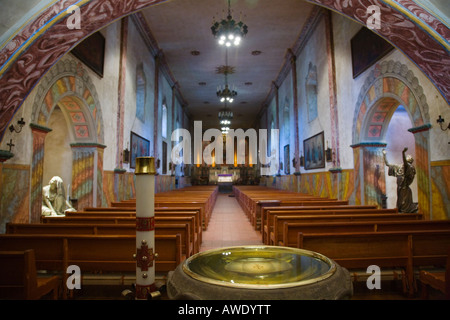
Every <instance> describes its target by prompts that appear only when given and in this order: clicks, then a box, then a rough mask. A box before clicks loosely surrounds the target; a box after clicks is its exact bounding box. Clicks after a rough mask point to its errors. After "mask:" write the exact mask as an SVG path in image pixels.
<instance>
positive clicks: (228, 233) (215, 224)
mask: <svg viewBox="0 0 450 320" xmlns="http://www.w3.org/2000/svg"><path fill="white" fill-rule="evenodd" d="M240 245H262V240H261V234H260V233H259V232H257V231H256V230H255V229H253V227H252V226H251V224H250V221H248V219H247V216H246V215H245V212H244V211H243V210H242V208H241V206H240V205H239V203H238V202H237V200H236V198H234V197H229V196H228V194H223V193H219V195H218V196H217V200H216V204H215V206H214V209H213V212H212V214H211V220H210V221H209V224H208V230H206V231H203V243H202V245H201V247H200V251H205V250H209V249H216V248H222V247H231V246H240Z"/></svg>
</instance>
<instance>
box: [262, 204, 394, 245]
mask: <svg viewBox="0 0 450 320" xmlns="http://www.w3.org/2000/svg"><path fill="white" fill-rule="evenodd" d="M330 209H331V210H356V209H377V206H376V205H327V206H323V205H320V206H276V207H271V206H268V207H262V208H261V228H260V231H261V237H262V239H264V234H263V232H264V230H265V229H267V228H266V227H265V226H266V224H267V215H268V213H269V212H271V211H278V212H280V213H284V212H287V213H289V212H292V211H304V210H330ZM395 210H396V211H397V209H395Z"/></svg>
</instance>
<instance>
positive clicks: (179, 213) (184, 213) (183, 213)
mask: <svg viewBox="0 0 450 320" xmlns="http://www.w3.org/2000/svg"><path fill="white" fill-rule="evenodd" d="M163 216H174V217H194V226H195V230H192V235H193V237H194V234H197V237H198V242H199V244H201V242H202V233H203V232H202V231H203V229H202V227H201V223H200V221H201V215H200V210H187V209H184V210H170V209H169V208H164V209H163V210H155V217H163ZM66 217H94V218H95V217H108V218H115V217H119V218H120V217H134V218H135V217H136V212H135V211H117V210H114V211H108V210H105V211H100V210H91V211H74V212H67V213H66ZM43 219H44V217H42V219H41V221H43Z"/></svg>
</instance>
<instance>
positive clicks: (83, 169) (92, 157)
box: [70, 143, 105, 210]
mask: <svg viewBox="0 0 450 320" xmlns="http://www.w3.org/2000/svg"><path fill="white" fill-rule="evenodd" d="M70 146H71V148H72V190H71V192H72V194H71V198H73V199H77V203H78V210H82V209H83V208H86V207H96V206H99V205H101V200H100V202H98V201H99V197H101V195H102V192H103V187H102V181H103V179H102V178H103V170H102V168H103V149H104V148H105V146H104V145H101V144H96V143H73V144H71V145H70Z"/></svg>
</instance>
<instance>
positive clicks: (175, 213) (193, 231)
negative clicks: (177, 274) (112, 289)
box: [0, 186, 217, 298]
mask: <svg viewBox="0 0 450 320" xmlns="http://www.w3.org/2000/svg"><path fill="white" fill-rule="evenodd" d="M216 197H217V186H198V187H197V186H196V187H186V188H183V189H178V190H174V191H169V192H164V193H157V194H156V195H155V252H156V253H157V254H158V256H157V258H156V259H155V272H156V273H157V274H162V275H164V274H167V272H169V271H172V270H175V268H176V267H177V266H178V265H179V264H180V263H181V262H182V261H183V260H184V259H186V258H188V257H190V256H191V255H193V254H195V253H197V252H199V250H200V245H201V242H202V233H203V231H204V230H206V228H207V225H208V222H209V217H210V214H211V211H212V208H213V206H214V203H215V200H216ZM29 250H32V251H33V253H32V256H34V258H33V259H34V263H35V270H45V271H46V272H48V274H57V275H58V276H59V279H60V288H59V289H60V291H61V290H62V297H63V298H67V297H68V296H70V294H71V292H70V290H68V289H67V286H66V285H65V284H66V281H67V278H68V276H69V274H68V273H67V272H66V270H67V268H68V267H69V266H70V265H77V266H78V267H80V269H81V273H82V274H83V273H85V274H86V273H94V274H105V273H123V274H126V273H135V272H136V261H135V260H134V258H133V254H134V253H135V252H136V200H135V199H130V200H125V201H120V202H114V203H112V204H111V206H110V207H88V208H83V210H79V211H76V212H67V213H66V215H65V216H51V217H49V216H42V217H41V222H40V223H8V224H7V225H6V233H5V234H0V257H1V254H6V255H8V254H10V253H11V252H12V251H14V252H16V253H17V252H22V255H23V253H24V252H26V251H29ZM9 256H10V255H9ZM10 257H11V256H10ZM32 273H33V272H32ZM38 280H39V279H38ZM9 288H11V286H9ZM2 290H3V289H2V288H1V286H0V297H1V298H3V296H1V293H2ZM5 290H6V289H4V290H3V291H5ZM6 295H7V297H9V298H14V296H13V295H11V292H9V294H8V292H6ZM27 297H29V298H36V295H28V296H27Z"/></svg>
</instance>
